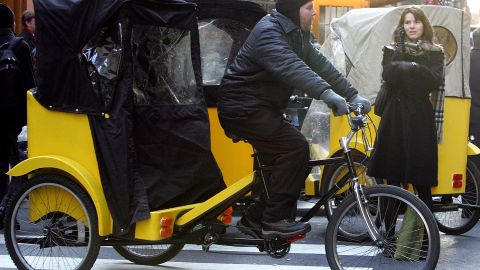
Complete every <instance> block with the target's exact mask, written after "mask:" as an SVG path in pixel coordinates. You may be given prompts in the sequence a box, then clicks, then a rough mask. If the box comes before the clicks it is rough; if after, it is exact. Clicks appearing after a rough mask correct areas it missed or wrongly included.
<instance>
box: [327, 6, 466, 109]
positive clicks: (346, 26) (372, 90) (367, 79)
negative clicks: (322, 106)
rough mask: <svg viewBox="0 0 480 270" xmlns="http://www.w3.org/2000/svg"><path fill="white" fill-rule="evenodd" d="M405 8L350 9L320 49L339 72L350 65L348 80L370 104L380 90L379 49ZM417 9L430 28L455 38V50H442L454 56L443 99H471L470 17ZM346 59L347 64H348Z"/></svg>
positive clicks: (432, 8) (458, 12) (456, 11)
mask: <svg viewBox="0 0 480 270" xmlns="http://www.w3.org/2000/svg"><path fill="white" fill-rule="evenodd" d="M405 7H406V6H401V7H394V8H364V9H353V10H350V11H349V12H348V13H346V14H345V15H343V16H342V17H340V18H338V19H336V20H334V21H333V22H332V24H331V27H332V31H331V34H330V35H329V36H328V37H327V39H326V40H325V43H324V45H323V46H322V52H323V53H324V54H325V56H327V57H328V58H330V60H331V61H332V62H333V64H334V65H335V66H336V67H337V68H339V70H341V71H342V72H345V70H346V69H347V66H348V65H350V64H351V65H352V66H351V69H350V70H349V72H348V74H347V78H348V80H349V81H350V82H351V83H352V84H353V86H354V87H355V88H356V89H357V90H358V91H359V92H360V94H361V95H363V96H365V97H367V98H369V99H370V100H372V101H373V100H374V99H375V96H376V93H377V92H378V90H379V89H380V79H381V75H380V74H381V61H382V48H383V47H384V46H385V45H389V44H390V43H391V42H392V33H393V31H394V29H395V27H396V25H397V23H398V20H399V19H400V14H401V13H402V11H403V9H404V8H405ZM420 7H421V9H422V10H423V11H424V12H425V13H426V15H427V17H428V18H429V20H430V22H431V23H432V26H433V27H434V28H435V27H442V28H446V29H448V30H449V31H450V33H451V34H452V35H453V39H454V41H452V40H450V42H451V44H452V43H453V45H455V43H456V50H455V49H453V50H452V49H451V48H450V47H452V46H449V48H448V49H449V50H445V51H448V52H453V53H452V54H453V55H454V58H453V60H452V61H451V62H450V63H449V64H448V65H447V67H446V83H445V84H446V85H445V91H446V96H453V97H470V89H469V87H468V81H469V66H470V40H469V36H470V17H469V15H468V14H467V13H465V12H463V11H462V10H459V9H455V8H450V7H443V6H420ZM441 41H442V40H441ZM442 43H443V42H442ZM445 49H446V48H445ZM346 58H348V59H346ZM348 60H349V61H350V64H347V63H348Z"/></svg>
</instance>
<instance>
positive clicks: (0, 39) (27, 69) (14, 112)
mask: <svg viewBox="0 0 480 270" xmlns="http://www.w3.org/2000/svg"><path fill="white" fill-rule="evenodd" d="M14 37H15V35H14V33H13V32H12V30H10V29H7V28H0V45H2V44H4V43H7V42H10V41H11V40H12V39H13V38H14ZM12 50H13V52H14V53H15V56H16V57H17V59H18V62H19V65H20V69H21V72H22V74H23V79H22V80H20V81H19V82H18V84H17V85H16V89H15V91H16V92H18V93H19V100H20V102H19V103H20V106H15V107H14V108H12V107H9V108H0V111H1V112H2V113H0V118H1V119H2V120H5V119H6V118H8V119H10V120H11V121H13V122H15V123H16V124H15V125H16V126H17V127H20V128H21V127H22V126H24V125H26V124H27V122H26V121H27V120H26V117H27V116H26V112H27V107H26V106H27V100H26V98H27V95H26V92H27V91H28V90H30V89H31V88H34V87H35V79H34V76H33V67H32V58H31V55H30V48H29V46H28V44H27V42H25V41H22V42H20V43H19V44H18V45H17V47H15V48H13V49H12ZM0 87H7V86H5V85H4V82H0ZM1 90H4V89H3V88H2V89H1ZM10 102H13V101H10ZM11 104H12V103H11ZM5 112H8V113H5Z"/></svg>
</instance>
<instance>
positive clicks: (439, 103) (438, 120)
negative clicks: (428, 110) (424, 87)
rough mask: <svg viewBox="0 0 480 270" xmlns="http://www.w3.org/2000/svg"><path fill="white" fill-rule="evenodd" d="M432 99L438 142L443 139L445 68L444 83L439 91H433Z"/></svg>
mask: <svg viewBox="0 0 480 270" xmlns="http://www.w3.org/2000/svg"><path fill="white" fill-rule="evenodd" d="M430 101H431V102H432V106H433V113H434V121H435V126H436V128H437V143H438V144H441V143H442V141H443V111H444V102H445V70H444V71H443V76H442V83H441V85H440V86H439V87H438V91H434V92H432V94H431V95H430Z"/></svg>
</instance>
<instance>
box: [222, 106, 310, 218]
mask: <svg viewBox="0 0 480 270" xmlns="http://www.w3.org/2000/svg"><path fill="white" fill-rule="evenodd" d="M219 117H220V123H221V124H222V127H223V128H224V130H225V132H226V133H231V134H235V135H236V136H239V137H241V138H244V139H246V140H248V141H249V142H250V143H251V144H252V145H253V147H255V149H256V150H257V152H258V154H259V157H260V160H261V161H262V163H263V164H266V165H271V166H272V167H271V168H272V170H271V171H270V172H269V174H270V176H269V181H268V196H269V198H268V199H267V198H266V196H262V197H263V198H262V199H260V200H258V201H257V203H256V204H255V206H254V207H251V208H250V209H249V213H248V214H249V216H250V217H251V218H253V219H255V220H256V221H260V220H262V221H265V222H272V221H278V220H281V219H289V218H292V217H294V216H295V213H296V207H297V205H296V203H297V200H298V197H299V196H300V190H301V188H302V187H303V186H304V185H305V179H306V177H307V176H308V173H309V172H310V169H309V168H308V160H309V159H310V155H309V145H308V142H307V141H306V139H305V137H304V136H303V135H302V134H301V133H300V132H299V131H298V130H297V129H296V128H295V127H294V126H293V125H291V124H290V123H288V122H287V121H286V120H285V119H284V118H283V115H282V113H281V112H280V111H274V110H258V111H255V112H250V113H246V114H243V115H239V114H234V115H232V114H224V113H220V114H219Z"/></svg>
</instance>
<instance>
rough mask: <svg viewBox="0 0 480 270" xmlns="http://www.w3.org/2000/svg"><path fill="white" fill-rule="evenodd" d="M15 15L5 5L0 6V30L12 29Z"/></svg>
mask: <svg viewBox="0 0 480 270" xmlns="http://www.w3.org/2000/svg"><path fill="white" fill-rule="evenodd" d="M14 20H15V15H14V14H13V11H12V10H11V9H10V8H9V7H8V6H7V5H5V4H0V28H11V27H13V21H14Z"/></svg>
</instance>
